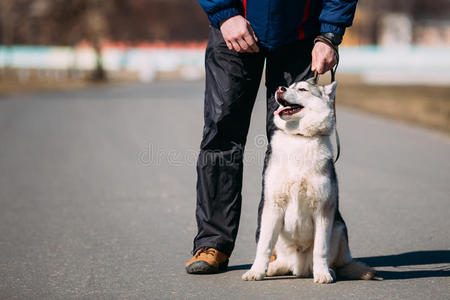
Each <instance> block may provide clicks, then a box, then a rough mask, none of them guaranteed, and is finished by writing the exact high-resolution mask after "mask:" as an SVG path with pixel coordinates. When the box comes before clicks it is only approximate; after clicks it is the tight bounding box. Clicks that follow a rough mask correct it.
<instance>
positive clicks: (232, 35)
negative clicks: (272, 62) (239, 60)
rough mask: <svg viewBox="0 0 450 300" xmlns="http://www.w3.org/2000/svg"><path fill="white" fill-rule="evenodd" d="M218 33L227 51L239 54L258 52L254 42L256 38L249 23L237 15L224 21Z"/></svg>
mask: <svg viewBox="0 0 450 300" xmlns="http://www.w3.org/2000/svg"><path fill="white" fill-rule="evenodd" d="M220 31H221V32H222V36H223V39H224V40H225V42H226V43H227V46H228V49H230V50H235V51H237V52H240V53H245V52H247V53H255V52H259V48H258V45H257V44H256V42H257V41H258V38H257V37H256V35H255V32H254V31H253V28H252V26H251V25H250V23H249V22H248V21H247V20H246V19H245V18H244V17H242V16H240V15H237V16H234V17H231V18H229V19H226V20H225V21H223V22H222V23H221V24H220Z"/></svg>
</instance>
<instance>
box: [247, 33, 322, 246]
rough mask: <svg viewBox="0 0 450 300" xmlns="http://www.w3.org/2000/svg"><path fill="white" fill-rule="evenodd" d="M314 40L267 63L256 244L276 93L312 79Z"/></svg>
mask: <svg viewBox="0 0 450 300" xmlns="http://www.w3.org/2000/svg"><path fill="white" fill-rule="evenodd" d="M313 46H314V44H313V40H312V39H305V40H301V41H297V42H294V43H292V44H290V45H287V46H285V47H283V48H281V49H279V50H276V51H271V52H269V53H268V55H267V61H266V88H267V115H266V134H267V139H268V146H267V150H266V156H265V158H264V167H263V175H262V193H261V201H260V203H259V207H258V226H257V229H256V242H258V240H259V231H260V227H261V215H262V209H263V207H264V173H265V171H266V168H267V164H268V162H269V158H270V154H271V148H270V140H271V137H272V134H273V132H274V131H275V125H274V124H273V112H274V111H275V110H276V109H277V108H278V104H277V103H276V101H275V97H274V95H275V91H276V90H277V88H278V87H279V86H289V85H291V84H292V83H294V82H297V81H302V80H306V79H308V78H310V77H312V74H313V73H312V72H311V51H312V48H313Z"/></svg>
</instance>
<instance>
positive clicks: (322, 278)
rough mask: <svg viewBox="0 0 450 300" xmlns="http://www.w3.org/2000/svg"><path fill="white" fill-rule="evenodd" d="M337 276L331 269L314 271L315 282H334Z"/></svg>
mask: <svg viewBox="0 0 450 300" xmlns="http://www.w3.org/2000/svg"><path fill="white" fill-rule="evenodd" d="M335 278H336V275H335V274H334V271H333V270H331V269H324V270H320V271H314V282H316V283H333V282H334V280H335Z"/></svg>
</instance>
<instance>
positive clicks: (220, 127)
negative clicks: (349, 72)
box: [194, 28, 313, 256]
mask: <svg viewBox="0 0 450 300" xmlns="http://www.w3.org/2000/svg"><path fill="white" fill-rule="evenodd" d="M312 47H313V40H312V39H305V40H301V41H296V42H293V43H292V44H289V45H286V46H285V47H283V48H281V49H278V50H275V51H268V50H267V49H260V52H259V53H251V54H250V53H237V52H235V51H231V50H229V49H228V48H227V46H226V44H225V41H224V40H223V38H222V34H221V32H220V31H219V30H218V29H216V28H211V29H210V34H209V42H208V46H207V48H206V56H205V67H206V91H205V104H204V119H205V120H204V122H205V124H204V129H203V140H202V142H201V146H200V154H199V157H198V161H197V209H196V218H197V226H198V234H197V236H196V237H195V239H194V252H195V251H196V250H197V249H199V248H200V247H204V246H207V247H213V248H216V249H218V250H220V251H222V252H224V253H225V254H227V255H228V256H230V255H231V252H232V251H233V248H234V243H235V240H236V235H237V232H238V228H239V218H240V214H241V201H242V197H241V190H242V171H243V154H244V148H245V142H246V139H247V133H248V128H249V125H250V115H251V112H252V109H253V104H254V102H255V99H256V94H257V92H258V88H259V84H260V81H261V76H262V73H263V68H264V62H265V63H266V87H267V114H266V133H267V137H268V139H269V142H270V137H271V135H272V133H273V131H274V124H273V112H274V111H275V110H276V108H277V104H276V102H275V99H274V93H275V91H276V89H277V88H278V86H289V85H290V84H291V83H293V82H296V81H300V80H304V79H307V78H309V77H311V76H312V74H311V71H310V65H311V51H312ZM270 151H271V150H270V146H269V147H268V149H267V151H266V157H265V160H264V170H265V169H266V165H267V162H268V158H269V155H270ZM263 173H264V171H263ZM263 186H264V176H263ZM263 203H264V188H263V194H262V197H261V202H260V205H259V209H258V229H257V232H256V240H258V238H259V227H260V221H261V213H262V207H263Z"/></svg>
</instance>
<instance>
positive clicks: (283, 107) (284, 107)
mask: <svg viewBox="0 0 450 300" xmlns="http://www.w3.org/2000/svg"><path fill="white" fill-rule="evenodd" d="M290 108H291V107H290V106H281V107H280V108H279V109H277V110H276V111H274V112H273V114H274V115H275V116H276V115H279V114H280V113H281V112H282V111H285V110H288V109H290Z"/></svg>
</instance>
